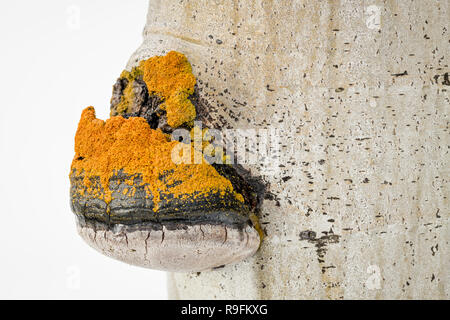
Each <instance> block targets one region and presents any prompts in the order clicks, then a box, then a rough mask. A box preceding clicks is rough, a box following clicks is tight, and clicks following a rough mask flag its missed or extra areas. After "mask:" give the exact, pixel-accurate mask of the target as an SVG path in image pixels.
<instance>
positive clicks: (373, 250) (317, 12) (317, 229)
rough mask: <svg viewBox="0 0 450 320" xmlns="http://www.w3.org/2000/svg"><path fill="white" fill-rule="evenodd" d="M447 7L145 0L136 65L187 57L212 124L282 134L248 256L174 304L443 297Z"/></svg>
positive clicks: (185, 284) (179, 293) (183, 282)
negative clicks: (258, 241) (257, 239)
mask: <svg viewBox="0 0 450 320" xmlns="http://www.w3.org/2000/svg"><path fill="white" fill-rule="evenodd" d="M449 15H450V12H449V2H448V1H432V0H423V1H394V0H391V1H379V0H374V1H347V0H341V1H313V0H310V1H308V0H303V1H302V0H297V1H268V0H266V1H252V0H241V1H238V0H234V1H225V0H224V1H213V0H208V1H207V0H204V1H199V0H197V1H187V0H185V1H178V0H164V1H160V0H151V1H150V6H149V11H148V21H147V25H146V27H145V30H144V42H143V44H142V46H141V47H140V48H139V49H138V50H137V51H136V52H135V54H134V55H133V56H132V58H131V59H130V62H129V67H130V66H132V65H134V64H135V63H136V62H137V61H139V60H141V59H143V58H147V57H149V56H153V55H161V54H164V53H166V52H168V51H170V50H177V51H180V52H182V53H184V54H185V55H186V56H187V57H188V59H189V61H190V62H191V63H192V66H193V70H194V74H195V75H196V77H197V79H198V83H199V87H200V89H201V94H202V96H203V97H205V98H206V99H207V100H208V101H209V102H210V103H211V105H212V106H213V107H214V108H213V109H214V110H213V111H212V112H213V118H214V119H215V120H217V121H216V123H217V124H219V123H221V124H222V125H224V124H225V125H227V126H230V127H233V128H255V129H264V128H276V129H279V130H283V132H284V135H283V136H281V139H280V142H279V146H280V150H281V153H280V158H279V159H280V164H282V165H283V166H281V167H279V172H275V174H273V173H269V174H264V173H265V171H264V167H263V166H262V165H250V166H248V168H249V169H250V170H251V171H252V173H253V174H254V175H262V176H263V178H264V180H265V181H266V182H267V183H268V185H269V187H268V191H269V192H270V193H271V194H273V196H272V197H269V198H270V199H266V200H265V202H264V205H263V210H262V213H261V217H260V220H261V222H262V224H263V227H264V229H265V232H266V237H265V239H264V241H263V244H262V247H261V249H260V250H259V252H258V253H257V254H256V255H255V256H254V257H252V258H250V259H248V260H246V261H244V262H242V263H239V264H235V265H229V266H226V267H225V268H223V269H221V270H217V271H212V272H202V273H194V274H182V273H179V274H170V275H169V292H170V297H171V298H179V299H184V298H224V299H232V298H238V299H275V298H281V299H325V298H329V299H342V298H348V299H351V298H363V299H366V298H376V299H384V298H389V299H398V298H400V299H409V298H425V299H427V298H431V299H437V298H440V299H442V298H446V299H448V298H449V292H450V289H449V277H450V275H449V267H450V265H449V261H450V259H449V255H448V252H449V246H448V244H449V231H450V230H449V224H448V220H449V206H448V160H449V157H448V148H449V130H448V129H449V122H448V114H449V94H448V90H449V85H450V83H449V75H448V73H449V66H448V62H449V50H450V47H449V45H448V39H449V25H448V17H449Z"/></svg>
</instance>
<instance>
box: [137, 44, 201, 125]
mask: <svg viewBox="0 0 450 320" xmlns="http://www.w3.org/2000/svg"><path fill="white" fill-rule="evenodd" d="M139 69H140V70H142V72H143V80H144V82H145V84H146V85H147V89H148V91H149V92H150V93H153V94H156V95H158V96H159V97H160V98H161V99H162V100H164V104H163V106H162V107H163V108H164V109H165V110H166V112H167V123H168V124H169V125H170V126H171V127H172V128H177V127H179V126H180V125H182V124H184V123H189V124H191V123H192V122H193V120H194V119H195V116H196V112H195V107H194V105H193V104H192V103H191V101H190V100H189V99H188V97H189V95H191V94H193V93H194V86H195V83H196V79H195V77H194V75H193V74H192V68H191V65H190V63H189V61H188V60H187V58H186V57H185V56H184V55H183V54H182V53H179V52H176V51H170V52H169V53H168V54H167V55H165V56H155V57H151V58H149V59H147V60H143V61H141V63H140V65H139Z"/></svg>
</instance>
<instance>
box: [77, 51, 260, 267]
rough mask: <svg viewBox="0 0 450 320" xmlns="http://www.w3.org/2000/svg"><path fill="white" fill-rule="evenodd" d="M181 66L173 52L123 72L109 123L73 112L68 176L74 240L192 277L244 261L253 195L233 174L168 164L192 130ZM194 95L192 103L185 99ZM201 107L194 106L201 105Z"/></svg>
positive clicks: (191, 80) (87, 112)
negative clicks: (179, 134) (182, 132)
mask: <svg viewBox="0 0 450 320" xmlns="http://www.w3.org/2000/svg"><path fill="white" fill-rule="evenodd" d="M197 91H198V89H197V87H196V79H195V77H194V75H193V74H192V70H191V65H190V64H189V62H188V60H187V58H186V57H185V56H184V55H183V54H181V53H179V52H175V51H171V52H169V53H168V54H167V55H165V56H155V57H151V58H149V59H147V60H143V61H141V62H140V64H139V65H138V66H137V67H134V68H133V69H132V70H130V71H127V70H125V71H123V72H122V74H121V76H120V78H119V79H118V80H117V82H116V84H115V85H114V87H113V95H112V98H111V118H110V119H107V120H106V121H103V120H100V119H97V118H96V116H95V110H94V108H93V107H88V108H86V109H84V110H83V112H82V115H81V119H80V122H79V125H78V129H77V132H76V136H75V157H74V159H73V162H72V166H71V172H70V182H71V188H70V199H71V208H72V211H73V212H74V213H75V216H76V219H77V225H78V232H79V234H80V235H81V237H82V238H83V239H84V240H85V241H86V242H87V243H88V244H89V245H90V246H92V247H93V248H95V249H96V250H98V251H100V252H101V253H103V254H105V255H107V256H110V257H112V258H115V259H118V260H121V261H124V262H127V263H130V264H133V265H137V266H142V267H147V268H152V269H159V270H167V271H176V272H177V271H178V272H187V271H202V270H209V269H214V268H217V267H220V266H222V265H225V264H229V263H233V262H237V261H240V260H242V259H245V258H246V257H249V256H251V255H253V254H254V253H255V252H256V251H257V249H258V247H259V244H260V239H261V232H260V228H259V225H258V221H257V218H256V215H255V208H256V207H257V205H256V203H257V197H258V195H257V193H258V192H257V190H256V189H255V188H254V186H252V185H251V184H250V183H248V181H247V180H246V179H245V178H243V176H242V174H241V173H239V172H238V171H237V169H236V168H235V167H234V166H231V165H229V164H212V163H208V162H207V161H206V160H205V158H204V157H203V156H202V157H201V161H200V163H194V161H192V162H190V163H189V162H188V163H175V162H174V161H173V158H172V153H173V150H174V147H176V146H177V145H179V144H183V145H184V146H185V147H186V146H187V147H188V148H189V149H190V150H191V151H192V152H191V153H190V154H191V157H195V156H196V155H198V154H199V153H200V154H201V151H202V150H198V148H196V147H195V146H194V144H193V143H190V145H189V144H186V143H185V142H179V141H176V140H174V139H172V138H171V135H170V134H171V133H172V132H173V131H174V130H175V129H178V128H185V129H187V130H194V129H193V128H194V120H196V119H197V118H198V117H197V116H198V115H197V112H196V110H198V108H200V106H199V104H200V102H199V101H200V100H199V99H198V92H197ZM195 97H196V98H195ZM203 107H204V106H203Z"/></svg>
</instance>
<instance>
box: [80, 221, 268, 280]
mask: <svg viewBox="0 0 450 320" xmlns="http://www.w3.org/2000/svg"><path fill="white" fill-rule="evenodd" d="M77 227H78V233H79V234H80V236H81V237H82V238H83V239H84V240H85V241H86V243H88V244H89V245H90V246H91V247H93V248H94V249H96V250H97V251H99V252H101V253H103V254H104V255H106V256H109V257H111V258H114V259H117V260H120V261H123V262H126V263H129V264H132V265H135V266H140V267H145V268H150V269H157V270H166V271H173V272H193V271H195V272H198V271H203V270H210V269H213V268H218V267H221V266H223V265H225V264H229V263H233V262H236V261H240V260H242V259H244V258H246V257H248V256H251V255H252V254H254V253H255V252H256V250H257V249H258V246H259V235H258V232H257V231H256V230H255V229H254V228H252V227H251V226H249V225H247V226H245V227H243V228H237V227H232V226H226V225H223V224H207V223H202V224H193V225H183V224H181V223H180V224H179V225H178V227H174V226H173V225H172V226H170V227H166V226H164V225H161V224H160V225H158V226H157V227H155V226H154V225H149V224H139V225H131V226H130V225H121V224H116V225H114V226H107V225H105V224H103V223H98V222H97V223H93V222H88V223H86V222H85V221H83V220H78V223H77Z"/></svg>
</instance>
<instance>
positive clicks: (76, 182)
mask: <svg viewBox="0 0 450 320" xmlns="http://www.w3.org/2000/svg"><path fill="white" fill-rule="evenodd" d="M131 178H134V179H133V181H134V185H133V186H132V187H131V186H129V185H128V184H126V183H125V182H124V181H125V180H127V179H131ZM162 179H163V178H162ZM70 180H71V189H70V200H71V209H72V211H73V212H74V213H75V215H77V216H78V217H83V218H84V219H86V220H94V221H98V222H103V223H106V224H125V225H132V224H140V223H146V222H158V223H160V222H167V221H182V222H183V223H188V222H189V221H190V222H195V223H199V222H208V223H222V224H226V225H241V224H246V223H247V222H248V220H249V212H250V207H249V206H248V205H247V204H246V203H242V202H240V201H238V200H237V199H236V198H235V196H234V195H233V194H231V193H227V194H218V193H210V194H208V195H199V194H186V195H183V197H182V198H174V197H173V194H171V193H170V186H169V187H168V192H167V193H161V194H160V197H161V200H160V201H159V203H158V208H157V209H155V203H154V201H153V197H152V196H151V195H148V193H147V191H146V190H145V189H146V185H145V184H142V183H141V182H142V179H141V177H140V175H135V176H133V177H132V176H130V175H127V174H125V173H123V172H122V171H120V172H119V173H117V174H115V175H114V176H113V177H111V179H110V183H109V188H110V190H111V191H112V198H113V199H112V200H111V202H109V203H107V202H106V201H104V200H103V195H104V190H103V188H102V186H101V183H100V180H99V179H98V178H92V179H91V184H92V185H91V188H92V191H91V192H87V191H86V190H85V186H84V183H83V175H82V174H80V175H79V174H76V172H73V173H72V174H71V177H70ZM132 188H134V190H133V191H131V189H132Z"/></svg>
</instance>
